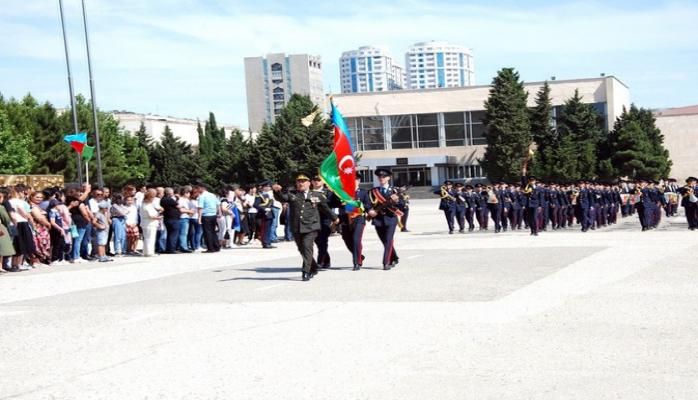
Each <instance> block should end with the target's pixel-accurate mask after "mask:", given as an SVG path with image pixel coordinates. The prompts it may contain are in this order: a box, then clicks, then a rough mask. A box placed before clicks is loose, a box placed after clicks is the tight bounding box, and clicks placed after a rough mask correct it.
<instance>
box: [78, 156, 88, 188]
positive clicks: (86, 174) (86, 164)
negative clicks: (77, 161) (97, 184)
mask: <svg viewBox="0 0 698 400" xmlns="http://www.w3.org/2000/svg"><path fill="white" fill-rule="evenodd" d="M80 157H82V156H80ZM85 182H86V183H90V160H85Z"/></svg>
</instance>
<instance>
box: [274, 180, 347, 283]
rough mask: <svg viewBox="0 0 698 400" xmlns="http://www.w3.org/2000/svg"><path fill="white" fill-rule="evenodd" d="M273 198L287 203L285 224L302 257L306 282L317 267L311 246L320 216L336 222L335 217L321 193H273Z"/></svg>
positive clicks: (309, 191) (315, 235) (311, 191)
mask: <svg viewBox="0 0 698 400" xmlns="http://www.w3.org/2000/svg"><path fill="white" fill-rule="evenodd" d="M274 198H275V199H276V200H278V201H280V202H282V203H288V206H289V209H290V215H289V219H288V221H286V223H287V224H290V227H291V232H293V238H294V240H295V241H296V246H297V247H298V252H299V253H300V254H301V257H303V280H308V279H310V277H312V276H313V275H315V273H316V272H317V267H318V266H317V263H316V262H315V259H314V257H313V244H314V242H315V238H316V237H317V235H318V232H319V231H320V229H321V225H320V214H323V215H324V216H326V217H328V218H329V219H331V220H332V221H335V220H337V216H336V215H335V214H334V213H333V212H332V210H331V209H330V207H329V206H328V205H327V198H326V197H325V195H324V194H323V193H322V192H317V191H313V190H308V191H307V192H299V191H296V190H291V191H289V192H286V193H281V192H279V191H275V192H274Z"/></svg>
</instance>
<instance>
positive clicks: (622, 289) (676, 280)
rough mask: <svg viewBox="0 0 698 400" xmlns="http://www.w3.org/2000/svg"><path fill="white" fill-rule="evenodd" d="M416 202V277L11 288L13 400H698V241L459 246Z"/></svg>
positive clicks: (138, 272)
mask: <svg viewBox="0 0 698 400" xmlns="http://www.w3.org/2000/svg"><path fill="white" fill-rule="evenodd" d="M436 205H437V202H436V201H433V200H415V201H414V202H413V205H412V211H411V216H410V223H409V225H410V229H411V230H412V232H411V233H401V234H398V236H397V241H396V248H397V251H398V254H399V255H400V257H401V263H400V265H399V266H398V267H397V268H395V269H393V270H391V271H382V270H381V269H380V268H379V264H380V261H379V259H380V254H381V249H380V243H379V242H378V240H377V237H376V235H375V231H374V230H373V228H367V230H366V233H365V242H364V243H365V247H366V256H367V268H365V269H364V270H362V271H358V272H354V271H351V269H350V266H351V265H350V264H351V262H350V257H349V254H348V252H347V251H346V249H345V248H344V246H343V244H342V243H341V239H340V238H339V237H333V238H332V239H331V255H332V258H333V266H334V268H332V269H331V270H328V271H322V272H320V274H319V275H318V276H317V277H316V278H315V279H313V280H312V281H311V282H301V281H300V272H299V265H300V258H299V257H298V255H297V254H296V250H295V246H294V245H293V244H291V243H284V244H280V245H279V248H278V249H275V250H261V249H259V248H258V246H253V247H245V248H236V249H233V250H224V251H223V252H222V253H220V254H214V255H206V254H196V255H178V256H161V257H158V258H156V259H154V260H148V261H146V260H143V259H123V260H119V261H118V262H116V263H113V265H107V266H105V265H95V264H90V265H87V266H84V267H83V266H81V267H80V268H75V267H61V268H55V269H50V270H48V269H47V270H35V271H31V272H27V273H21V274H13V275H11V276H7V275H5V276H2V277H0V326H1V327H2V329H0V354H1V355H2V356H1V357H0V368H2V371H3V374H2V377H0V399H10V398H13V399H14V398H19V399H47V398H56V399H145V398H147V399H160V398H162V399H180V398H181V399H464V398H474V399H480V398H482V399H529V398H532V399H607V398H608V399H611V398H613V399H617V398H627V399H639V398H642V399H693V398H695V394H696V393H698V372H696V371H698V368H697V367H698V361H696V357H695V354H698V340H697V339H696V338H698V328H697V326H698V274H697V273H696V265H697V264H696V261H695V255H696V250H698V234H696V233H695V232H689V231H687V230H685V229H684V226H685V225H684V222H683V221H682V220H681V219H679V218H674V219H671V220H668V221H664V222H663V225H662V227H661V228H660V229H659V230H657V231H652V232H646V233H642V232H640V231H639V224H638V222H637V220H636V218H629V219H624V220H622V222H621V224H620V225H618V226H614V227H611V228H608V229H605V230H601V231H595V232H589V233H586V234H582V233H581V232H579V231H578V230H576V229H575V230H568V231H560V232H546V233H543V234H541V236H539V237H537V238H532V237H530V236H529V235H528V233H527V232H524V231H517V232H506V233H501V234H498V235H495V234H494V233H493V232H482V233H481V232H475V233H472V234H464V235H447V234H445V222H444V221H443V217H442V215H441V214H440V213H439V211H438V210H437V209H436Z"/></svg>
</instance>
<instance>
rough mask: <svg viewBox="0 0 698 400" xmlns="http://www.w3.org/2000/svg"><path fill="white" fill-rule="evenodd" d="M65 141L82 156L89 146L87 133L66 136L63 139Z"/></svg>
mask: <svg viewBox="0 0 698 400" xmlns="http://www.w3.org/2000/svg"><path fill="white" fill-rule="evenodd" d="M63 140H65V141H66V142H68V144H70V147H72V148H74V149H75V151H77V152H78V154H80V155H82V150H83V149H84V148H85V145H86V144H87V133H85V132H80V133H75V134H72V135H65V136H64V137H63Z"/></svg>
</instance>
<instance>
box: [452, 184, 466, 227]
mask: <svg viewBox="0 0 698 400" xmlns="http://www.w3.org/2000/svg"><path fill="white" fill-rule="evenodd" d="M455 196H456V222H458V232H460V233H463V232H465V213H466V210H467V209H468V202H467V200H466V199H465V192H464V191H463V184H462V183H460V182H459V183H456V190H455Z"/></svg>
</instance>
